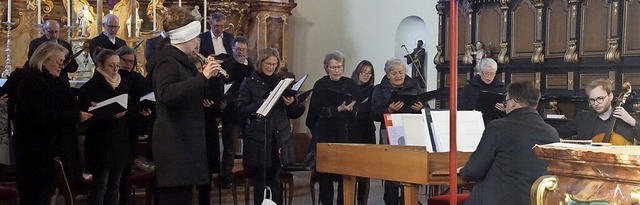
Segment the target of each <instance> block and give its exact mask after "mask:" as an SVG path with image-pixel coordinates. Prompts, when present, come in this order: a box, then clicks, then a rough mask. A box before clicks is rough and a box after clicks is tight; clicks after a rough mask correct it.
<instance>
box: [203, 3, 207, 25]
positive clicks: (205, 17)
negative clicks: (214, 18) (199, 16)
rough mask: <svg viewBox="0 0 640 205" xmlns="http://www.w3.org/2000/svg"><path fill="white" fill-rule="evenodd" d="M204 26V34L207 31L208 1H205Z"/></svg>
mask: <svg viewBox="0 0 640 205" xmlns="http://www.w3.org/2000/svg"><path fill="white" fill-rule="evenodd" d="M203 10H204V24H202V32H204V31H206V30H207V0H204V8H203Z"/></svg>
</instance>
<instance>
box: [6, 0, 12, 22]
mask: <svg viewBox="0 0 640 205" xmlns="http://www.w3.org/2000/svg"><path fill="white" fill-rule="evenodd" d="M7 22H11V0H9V2H8V3H7Z"/></svg>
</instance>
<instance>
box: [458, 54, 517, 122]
mask: <svg viewBox="0 0 640 205" xmlns="http://www.w3.org/2000/svg"><path fill="white" fill-rule="evenodd" d="M480 67H481V69H480V72H479V73H478V74H477V75H475V76H473V78H471V79H470V80H468V81H467V82H468V83H467V85H465V86H464V88H463V89H462V95H460V100H459V101H458V109H460V110H475V109H477V106H478V98H480V93H482V92H490V93H499V94H504V93H505V92H506V90H505V87H506V86H505V85H504V83H503V82H502V81H500V79H496V71H498V63H496V61H495V60H493V59H491V58H483V59H482V60H481V61H480ZM496 109H498V110H500V111H504V104H502V103H496ZM482 117H483V118H484V122H485V125H486V124H488V123H489V121H491V120H494V119H497V118H500V117H502V115H495V114H491V113H483V115H482Z"/></svg>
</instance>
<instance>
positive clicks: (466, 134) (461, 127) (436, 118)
mask: <svg viewBox="0 0 640 205" xmlns="http://www.w3.org/2000/svg"><path fill="white" fill-rule="evenodd" d="M430 113H431V118H432V122H431V123H429V124H428V126H431V128H432V130H433V133H432V134H433V135H432V136H433V140H434V141H435V145H436V147H435V150H434V151H435V152H448V151H449V133H450V130H449V110H431V112H430ZM457 119H458V122H457V125H458V126H457V131H458V132H457V134H458V135H457V136H456V137H457V142H458V144H457V151H463V152H473V151H475V150H476V148H477V147H478V144H479V143H480V139H481V138H482V132H484V121H483V120H482V113H480V112H479V111H471V110H469V111H467V110H464V111H461V110H458V118H457Z"/></svg>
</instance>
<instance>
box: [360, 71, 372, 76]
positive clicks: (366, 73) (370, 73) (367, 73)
mask: <svg viewBox="0 0 640 205" xmlns="http://www.w3.org/2000/svg"><path fill="white" fill-rule="evenodd" d="M360 74H362V75H368V76H370V75H373V73H372V72H360Z"/></svg>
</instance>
